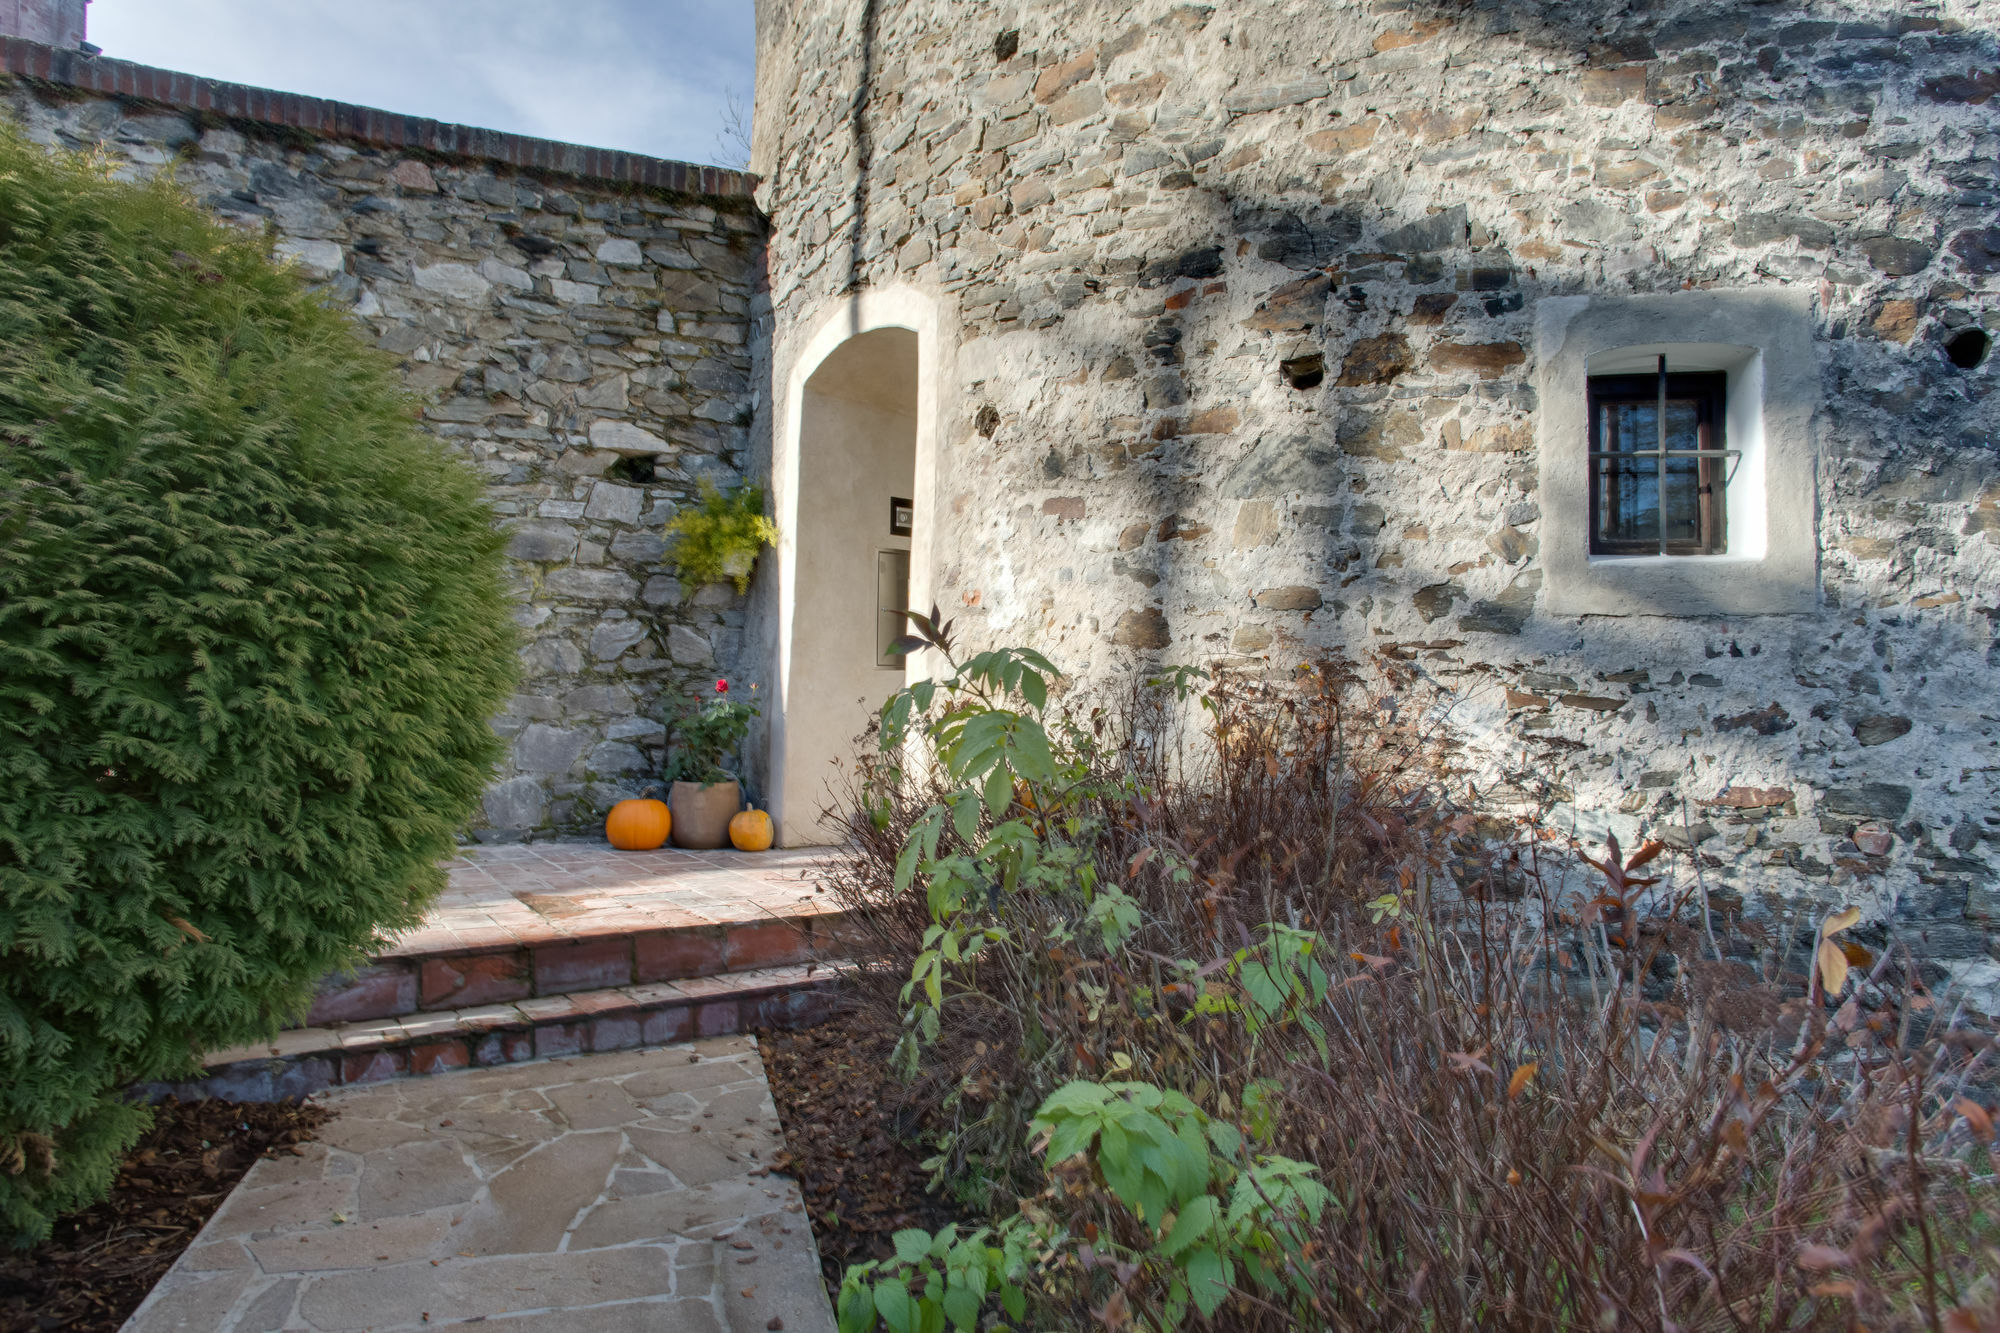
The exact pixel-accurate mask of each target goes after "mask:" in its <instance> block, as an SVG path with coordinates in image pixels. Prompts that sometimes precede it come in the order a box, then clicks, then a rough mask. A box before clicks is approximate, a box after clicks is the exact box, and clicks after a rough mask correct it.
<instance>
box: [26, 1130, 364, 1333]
mask: <svg viewBox="0 0 2000 1333" xmlns="http://www.w3.org/2000/svg"><path fill="white" fill-rule="evenodd" d="M157 1110H158V1114H157V1117H156V1118H155V1120H154V1122H153V1128H152V1129H151V1130H150V1131H148V1132H147V1134H146V1137H144V1138H143V1139H141V1140H139V1142H138V1144H137V1145H136V1146H135V1147H134V1148H133V1149H132V1152H131V1154H130V1155H129V1156H128V1157H127V1158H126V1159H125V1165H124V1168H123V1169H122V1170H121V1171H120V1172H119V1174H118V1183H117V1185H115V1186H114V1187H113V1188H112V1191H111V1197H110V1198H108V1199H106V1200H104V1202H102V1203H100V1204H98V1205H96V1206H95V1207H93V1208H89V1209H86V1210H85V1211H83V1212H81V1213H77V1214H75V1215H73V1216H71V1217H67V1218H64V1219H63V1220H62V1221H61V1222H59V1223H57V1224H56V1229H55V1234H54V1235H52V1236H50V1237H49V1239H48V1240H46V1241H44V1242H43V1243H42V1244H40V1245H38V1246H36V1247H35V1248H34V1249H32V1250H9V1249H5V1248H0V1333H45V1331H46V1330H50V1329H61V1330H63V1333H116V1330H117V1328H118V1326H119V1325H120V1324H122V1323H124V1322H125V1319H126V1317H127V1316H129V1315H130V1314H131V1313H132V1311H134V1310H136V1309H138V1308H139V1302H141V1301H143V1300H145V1299H146V1293H147V1292H149V1291H151V1290H152V1289H153V1284H154V1283H155V1282H157V1281H159V1280H160V1278H161V1276H162V1275H164V1274H165V1273H166V1271H167V1269H168V1268H170V1267H171V1266H172V1265H173V1262H174V1260H175V1259H176V1258H178V1257H179V1255H180V1252H181V1251H182V1250H184V1249H186V1248H187V1246H188V1242H190V1241H192V1240H193V1239H194V1238H195V1233H197V1232H198V1231H200V1230H201V1228H202V1224H203V1223H204V1222H206V1221H208V1218H209V1215H210V1214H211V1213H213V1212H214V1211H215V1210H216V1209H217V1208H219V1207H221V1205H222V1201H223V1200H224V1199H226V1198H228V1197H229V1191H230V1190H231V1189H233V1188H235V1186H236V1182H237V1181H239V1180H241V1179H242V1178H243V1176H244V1173H246V1172H247V1171H249V1170H250V1167H251V1166H252V1165H253V1164H254V1163H255V1162H256V1161H257V1159H258V1158H260V1157H265V1156H272V1155H275V1154H277V1153H281V1152H285V1151H287V1150H288V1149H290V1147H291V1146H292V1145H293V1144H296V1143H303V1142H305V1141H306V1140H308V1139H310V1138H312V1137H313V1131H314V1130H315V1129H316V1128H317V1127H318V1126H320V1125H322V1124H324V1123H325V1122H326V1121H327V1120H328V1119H329V1116H330V1113H329V1112H327V1111H326V1110H324V1109H323V1108H321V1107H317V1106H304V1105H270V1106H266V1105H256V1104H251V1103H243V1102H195V1103H191V1104H188V1105H182V1104H181V1103H179V1102H174V1101H168V1102H163V1103H162V1104H161V1105H160V1106H159V1107H158V1108H157Z"/></svg>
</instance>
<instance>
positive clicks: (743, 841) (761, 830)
mask: <svg viewBox="0 0 2000 1333" xmlns="http://www.w3.org/2000/svg"><path fill="white" fill-rule="evenodd" d="M772 836H773V835H772V830H771V816H770V815H769V814H767V813H765V812H764V811H762V810H745V811H743V812H742V813H741V814H738V815H737V816H736V817H735V818H734V819H732V820H730V821H729V841H730V843H731V844H732V845H734V846H735V848H736V850H737V851H739V852H761V851H765V850H766V849H768V848H769V847H770V845H771V838H772Z"/></svg>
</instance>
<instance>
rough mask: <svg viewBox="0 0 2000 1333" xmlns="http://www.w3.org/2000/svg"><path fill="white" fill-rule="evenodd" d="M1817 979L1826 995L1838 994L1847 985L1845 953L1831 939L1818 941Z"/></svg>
mask: <svg viewBox="0 0 2000 1333" xmlns="http://www.w3.org/2000/svg"><path fill="white" fill-rule="evenodd" d="M1819 980H1820V984H1821V985H1822V986H1824V987H1825V988H1826V993H1827V994H1828V995H1838V994H1840V992H1841V991H1842V990H1843V989H1845V988H1846V986H1847V955H1846V954H1844V953H1842V952H1841V951H1840V946H1839V945H1838V944H1836V943H1834V942H1833V941H1832V940H1821V941H1820V942H1819Z"/></svg>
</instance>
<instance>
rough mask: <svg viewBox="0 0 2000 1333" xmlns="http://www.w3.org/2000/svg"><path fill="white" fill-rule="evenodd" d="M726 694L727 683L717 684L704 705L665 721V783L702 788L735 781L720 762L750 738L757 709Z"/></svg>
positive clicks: (719, 682)
mask: <svg viewBox="0 0 2000 1333" xmlns="http://www.w3.org/2000/svg"><path fill="white" fill-rule="evenodd" d="M750 688H751V689H753V690H754V689H756V688H757V687H756V686H754V685H752V686H751V687H750ZM728 692H729V682H728V681H726V680H718V681H716V682H715V693H714V694H713V695H711V696H710V697H709V700H708V702H707V703H705V704H702V705H701V706H700V707H698V708H691V709H689V710H688V711H687V712H685V713H683V714H681V715H680V716H679V717H677V718H674V719H671V720H670V721H669V723H668V727H669V730H670V731H671V733H672V736H673V746H672V748H671V749H670V750H669V751H668V754H667V764H666V770H665V772H664V773H663V774H662V776H663V777H664V778H665V779H666V780H667V781H668V782H699V783H701V784H702V785H703V786H705V787H706V786H712V785H713V784H715V783H718V782H730V781H733V780H734V779H735V776H736V775H735V774H734V773H733V772H731V771H730V770H729V769H728V768H727V767H725V766H724V764H723V761H724V760H726V759H731V758H733V757H735V754H736V751H737V748H738V747H739V746H741V745H742V744H743V738H744V737H745V736H747V735H749V734H750V719H751V718H753V717H755V716H757V705H756V704H753V703H742V702H739V701H737V700H734V699H731V698H729V697H728Z"/></svg>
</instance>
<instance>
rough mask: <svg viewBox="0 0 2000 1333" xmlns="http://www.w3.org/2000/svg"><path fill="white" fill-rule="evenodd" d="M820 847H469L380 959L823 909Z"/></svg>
mask: <svg viewBox="0 0 2000 1333" xmlns="http://www.w3.org/2000/svg"><path fill="white" fill-rule="evenodd" d="M825 855H827V852H826V851H825V849H813V848H798V849H792V850H785V851H780V850H777V849H775V848H774V849H773V850H771V851H768V852H754V853H753V852H738V851H733V850H731V851H717V852H689V851H682V850H680V849H679V848H673V847H663V848H661V849H660V850H659V851H656V852H621V851H619V850H617V849H616V848H613V847H607V846H604V845H603V844H601V843H586V842H575V843H570V842H547V843H525V844H519V845H512V844H508V845H497V846H490V847H472V848H467V849H466V850H465V852H464V853H463V855H461V856H460V857H459V858H458V859H457V860H454V861H451V862H449V863H447V865H446V867H445V868H446V871H447V873H448V874H449V876H450V882H449V884H448V885H447V887H446V888H445V891H444V893H443V895H442V896H440V897H439V899H438V901H437V905H436V906H435V907H433V908H432V909H431V913H430V915H429V917H427V918H426V919H425V921H424V924H423V925H422V926H420V927H418V928H417V929H416V930H413V931H409V932H407V933H406V934H403V935H401V936H399V937H398V938H397V939H396V942H395V945H394V947H392V948H390V949H387V950H385V951H383V953H382V954H381V955H380V956H381V957H383V958H396V957H408V956H411V955H422V954H435V953H444V952H449V951H453V950H459V949H486V948H505V947H508V946H511V945H531V946H532V945H545V944H551V943H556V942H560V941H564V940H574V939H579V938H582V937H586V936H597V935H606V934H616V933H635V932H639V931H649V930H670V929H673V928H676V927H681V926H707V925H721V924H725V923H728V922H737V921H745V920H755V919H757V918H760V917H765V918H771V919H780V918H798V917H804V916H814V915H820V914H824V913H828V912H832V911H836V910H838V909H836V908H835V907H834V906H833V905H832V904H831V903H830V902H829V901H828V900H827V898H826V896H825V895H824V894H818V893H815V892H814V891H813V890H814V885H813V881H812V870H813V867H814V866H815V865H816V864H817V863H818V861H819V860H820V858H822V857H823V856H825Z"/></svg>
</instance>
